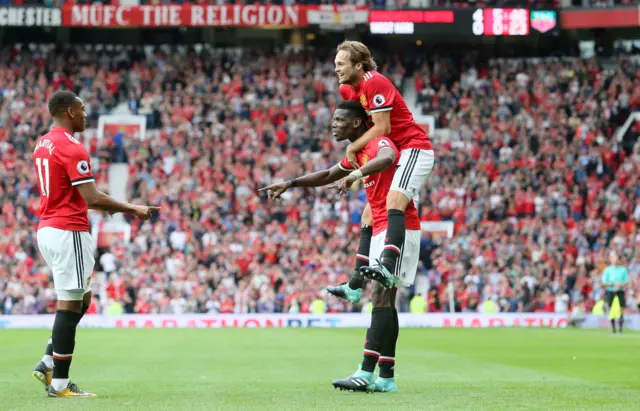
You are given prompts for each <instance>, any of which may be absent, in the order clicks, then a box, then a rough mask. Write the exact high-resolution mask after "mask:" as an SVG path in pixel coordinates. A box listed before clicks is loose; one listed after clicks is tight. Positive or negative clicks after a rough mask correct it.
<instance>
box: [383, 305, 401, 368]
mask: <svg viewBox="0 0 640 411" xmlns="http://www.w3.org/2000/svg"><path fill="white" fill-rule="evenodd" d="M399 333H400V324H399V322H398V311H396V309H395V308H394V309H393V320H392V327H391V330H390V332H389V335H388V337H387V344H386V346H385V348H384V349H383V350H382V352H381V353H380V357H379V358H378V366H379V367H380V378H393V375H394V371H395V365H396V344H397V342H398V334H399Z"/></svg>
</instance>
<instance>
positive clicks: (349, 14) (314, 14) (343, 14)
mask: <svg viewBox="0 0 640 411" xmlns="http://www.w3.org/2000/svg"><path fill="white" fill-rule="evenodd" d="M307 21H308V22H309V24H317V25H319V26H320V28H322V29H325V30H337V31H339V30H344V29H350V28H353V27H355V26H356V25H357V24H367V23H369V7H367V6H346V5H345V6H340V5H320V6H315V7H313V6H312V7H309V9H308V12H307Z"/></svg>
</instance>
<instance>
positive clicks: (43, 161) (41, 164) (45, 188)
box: [36, 157, 49, 197]
mask: <svg viewBox="0 0 640 411" xmlns="http://www.w3.org/2000/svg"><path fill="white" fill-rule="evenodd" d="M36 168H37V169H38V178H39V179H40V193H41V194H42V196H43V197H49V159H48V158H41V157H36ZM43 168H44V174H43V173H42V169H43Z"/></svg>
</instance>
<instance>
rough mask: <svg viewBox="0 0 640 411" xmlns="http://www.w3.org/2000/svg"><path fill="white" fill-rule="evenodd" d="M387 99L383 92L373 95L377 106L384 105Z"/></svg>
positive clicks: (374, 103)
mask: <svg viewBox="0 0 640 411" xmlns="http://www.w3.org/2000/svg"><path fill="white" fill-rule="evenodd" d="M386 101H387V100H385V98H384V96H383V95H382V94H376V95H375V96H373V105H374V106H376V107H380V106H382V105H383V104H384V103H385V102H386Z"/></svg>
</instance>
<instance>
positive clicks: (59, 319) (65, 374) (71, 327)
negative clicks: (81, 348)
mask: <svg viewBox="0 0 640 411" xmlns="http://www.w3.org/2000/svg"><path fill="white" fill-rule="evenodd" d="M81 316H82V315H81V314H80V313H76V312H73V311H67V310H58V311H56V318H55V320H54V322H53V333H52V336H51V339H52V340H53V379H54V380H55V379H68V378H69V367H71V358H72V356H73V348H74V347H75V344H76V327H77V326H78V323H79V322H80V318H81ZM56 389H59V388H57V387H56Z"/></svg>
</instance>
